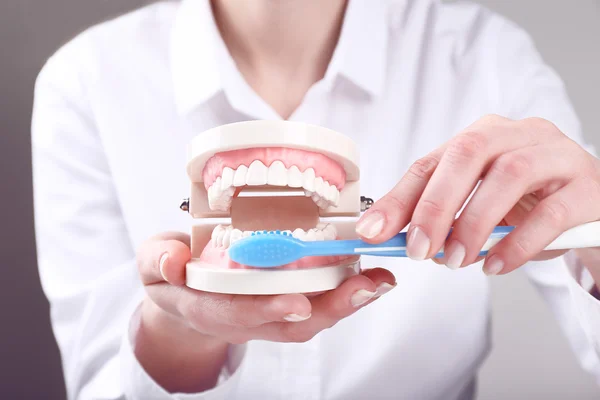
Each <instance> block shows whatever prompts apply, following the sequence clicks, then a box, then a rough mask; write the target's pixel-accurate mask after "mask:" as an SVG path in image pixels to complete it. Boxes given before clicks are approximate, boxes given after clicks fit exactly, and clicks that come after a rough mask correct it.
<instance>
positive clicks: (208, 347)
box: [134, 299, 228, 393]
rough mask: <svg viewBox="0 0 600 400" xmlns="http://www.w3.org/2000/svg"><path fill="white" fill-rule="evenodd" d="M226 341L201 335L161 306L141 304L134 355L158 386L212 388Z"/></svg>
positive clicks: (179, 390) (187, 389) (189, 389)
mask: <svg viewBox="0 0 600 400" xmlns="http://www.w3.org/2000/svg"><path fill="white" fill-rule="evenodd" d="M227 350H228V344H227V343H226V342H224V341H221V340H219V339H216V338H214V337H210V336H206V335H203V334H201V333H199V332H197V331H195V330H194V329H192V328H191V327H189V326H188V325H186V324H184V323H183V322H182V321H181V320H179V319H177V318H176V317H174V316H171V315H170V314H167V313H166V312H164V311H162V310H160V309H159V308H158V307H157V306H156V305H155V304H154V303H153V302H152V301H151V300H149V299H146V300H145V301H144V303H143V304H142V310H141V323H140V327H139V330H138V332H137V336H136V338H135V350H134V351H135V355H136V357H137V359H138V360H139V362H140V364H141V365H142V366H143V368H144V369H145V370H146V372H147V373H148V375H150V376H151V377H152V379H154V380H155V381H156V382H157V383H158V384H159V385H160V386H161V387H163V388H164V389H165V390H167V391H168V392H171V393H199V392H203V391H206V390H209V389H211V388H213V387H214V386H215V385H216V383H217V380H218V378H219V375H220V372H221V370H222V368H223V365H224V364H225V361H226V359H227Z"/></svg>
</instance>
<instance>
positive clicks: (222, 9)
mask: <svg viewBox="0 0 600 400" xmlns="http://www.w3.org/2000/svg"><path fill="white" fill-rule="evenodd" d="M346 2H347V0H327V1H322V0H251V1H248V0H212V7H213V13H214V16H215V21H216V23H217V26H218V27H219V30H220V32H221V36H222V37H223V41H224V42H225V44H226V46H227V48H228V50H229V52H230V54H231V56H232V57H233V59H234V60H235V62H236V64H237V66H238V68H239V70H240V72H241V73H242V75H243V76H244V78H245V79H246V81H247V82H248V83H249V84H250V86H252V87H253V89H254V90H256V92H257V93H258V94H259V95H260V96H261V97H263V99H264V100H266V101H267V102H268V103H270V104H271V106H273V108H275V110H276V111H278V113H279V114H280V115H282V116H284V117H286V116H288V115H289V114H290V113H291V112H292V111H293V110H294V109H295V107H296V106H298V105H299V103H300V101H301V100H302V98H303V97H304V94H305V93H306V91H307V90H308V89H309V88H310V86H311V85H312V84H314V83H315V82H317V81H319V80H320V79H322V78H323V76H324V75H325V72H326V70H327V66H328V65H329V62H330V61H331V57H332V55H333V51H334V49H335V46H336V44H337V41H338V38H339V35H340V30H341V26H342V21H343V16H344V12H345V9H346ZM291 84H292V86H295V88H292V90H291V92H290V85H291ZM271 92H280V93H281V92H287V95H286V98H282V95H281V94H280V95H273V93H271ZM282 103H285V104H282Z"/></svg>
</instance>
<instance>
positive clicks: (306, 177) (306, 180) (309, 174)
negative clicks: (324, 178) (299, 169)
mask: <svg viewBox="0 0 600 400" xmlns="http://www.w3.org/2000/svg"><path fill="white" fill-rule="evenodd" d="M302 187H303V188H304V189H305V190H308V191H309V192H314V191H315V170H314V169H312V168H308V169H306V171H304V173H303V174H302Z"/></svg>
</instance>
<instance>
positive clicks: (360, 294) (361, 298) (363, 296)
mask: <svg viewBox="0 0 600 400" xmlns="http://www.w3.org/2000/svg"><path fill="white" fill-rule="evenodd" d="M376 294H377V292H369V291H368V290H365V289H360V290H358V291H357V292H356V293H354V294H353V295H352V298H351V299H350V302H351V303H352V305H353V306H354V307H360V306H362V305H363V304H365V303H366V302H367V301H369V300H371V299H372V298H373V297H375V295H376Z"/></svg>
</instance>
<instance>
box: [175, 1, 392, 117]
mask: <svg viewBox="0 0 600 400" xmlns="http://www.w3.org/2000/svg"><path fill="white" fill-rule="evenodd" d="M387 22H388V18H387V10H386V2H384V1H382V0H378V1H373V0H349V1H348V6H347V10H346V14H345V16H344V22H343V25H342V30H341V33H340V39H339V41H338V44H337V46H336V49H335V51H334V54H333V58H332V60H331V63H330V65H329V67H328V69H327V72H326V75H325V78H324V80H325V81H326V83H327V84H328V85H329V86H332V85H333V82H334V81H335V79H336V78H337V77H338V76H343V77H344V78H346V79H348V80H349V81H351V82H352V83H353V84H355V85H356V86H358V87H359V88H361V89H362V90H364V91H366V92H367V93H369V94H370V95H373V96H377V95H379V94H380V93H381V91H382V89H383V85H384V78H385V69H386V68H385V65H386V62H387V60H386V56H387V45H388V43H387V39H388V23H387ZM170 62H171V72H172V79H173V85H174V95H175V103H176V107H177V110H178V111H179V113H180V114H187V113H189V112H191V111H192V110H193V109H194V108H195V107H197V106H199V105H201V104H203V103H204V102H206V101H207V100H209V99H210V98H211V97H213V96H214V95H216V94H217V93H219V92H221V91H222V90H224V89H225V87H226V86H227V85H226V82H225V80H226V79H229V78H230V75H228V71H229V72H231V69H232V68H233V69H235V63H234V62H233V60H232V59H231V56H230V55H229V52H228V51H227V48H226V46H225V44H224V42H223V40H222V38H221V36H220V34H219V31H218V28H217V26H216V23H215V21H214V18H213V14H212V9H211V6H210V1H209V0H183V1H182V2H181V5H180V7H179V10H178V11H177V15H176V17H175V23H174V27H173V31H172V36H171V46H170Z"/></svg>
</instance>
